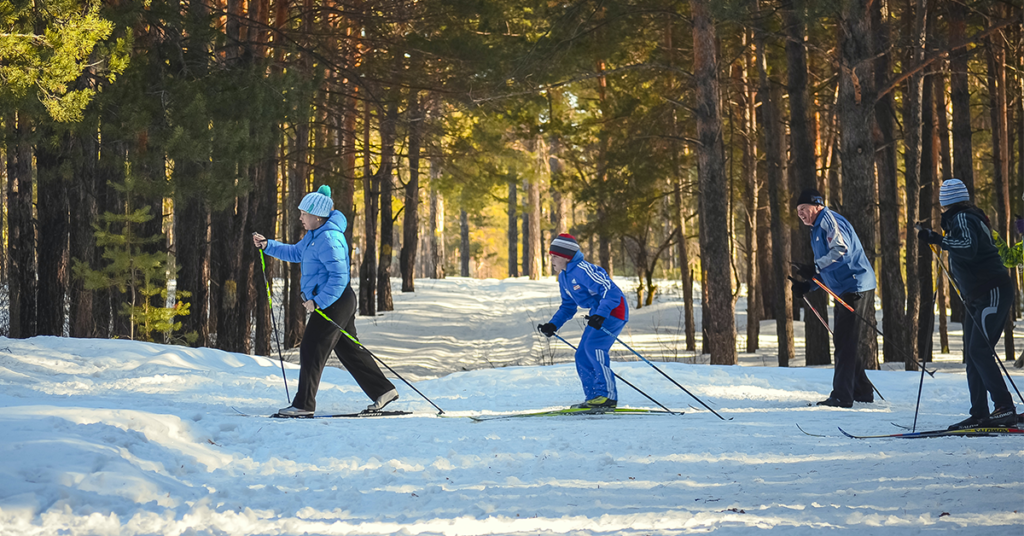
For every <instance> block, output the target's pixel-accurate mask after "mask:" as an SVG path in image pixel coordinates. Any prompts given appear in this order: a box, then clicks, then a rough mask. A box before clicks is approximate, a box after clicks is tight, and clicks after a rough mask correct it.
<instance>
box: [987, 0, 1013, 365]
mask: <svg viewBox="0 0 1024 536" xmlns="http://www.w3.org/2000/svg"><path fill="white" fill-rule="evenodd" d="M993 10H994V11H995V13H994V15H995V16H996V17H1001V16H1002V15H1003V13H1002V11H1003V10H1002V9H1001V7H995V6H994V7H993ZM987 41H988V42H987V43H986V47H985V51H986V57H987V59H988V98H989V111H990V115H991V117H992V171H993V174H992V189H993V190H995V194H996V195H995V205H996V213H995V226H996V231H998V232H999V236H1000V237H1002V239H1003V240H1004V241H1006V242H1008V243H1010V244H1012V240H1013V238H1012V237H1013V235H1012V234H1011V232H1010V165H1009V162H1010V137H1009V129H1008V127H1007V116H1006V111H1007V105H1006V100H1007V98H1006V50H1005V49H1004V48H1003V43H1004V36H1003V32H1002V31H998V32H996V33H995V34H994V35H992V36H991V37H989V38H988V40H987ZM1014 301H1016V300H1014ZM1013 321H1014V315H1012V314H1011V315H1007V317H1006V326H1005V327H1004V329H1003V347H1004V351H1005V359H1006V360H1008V361H1013V360H1014V358H1015V352H1014V349H1013V346H1014V345H1013Z"/></svg>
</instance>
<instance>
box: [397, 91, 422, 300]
mask: <svg viewBox="0 0 1024 536" xmlns="http://www.w3.org/2000/svg"><path fill="white" fill-rule="evenodd" d="M408 115H409V181H408V182H407V183H406V185H405V209H404V211H403V214H402V218H403V219H402V253H401V255H400V260H399V268H400V269H401V271H402V292H414V291H415V290H416V255H417V253H418V251H417V249H418V248H419V244H420V236H419V235H420V221H419V220H420V145H421V141H422V138H421V136H422V132H423V130H422V129H421V128H420V127H421V126H422V124H423V115H422V114H421V113H420V102H419V96H418V95H417V94H416V92H413V93H411V94H410V95H409V112H408Z"/></svg>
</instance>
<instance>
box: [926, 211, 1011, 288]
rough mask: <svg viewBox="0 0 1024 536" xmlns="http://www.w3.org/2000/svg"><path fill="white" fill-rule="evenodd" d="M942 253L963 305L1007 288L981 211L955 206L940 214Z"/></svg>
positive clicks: (1001, 265)
mask: <svg viewBox="0 0 1024 536" xmlns="http://www.w3.org/2000/svg"><path fill="white" fill-rule="evenodd" d="M942 229H943V230H944V231H946V235H945V236H944V237H943V238H942V244H941V246H942V249H944V250H946V251H949V269H950V271H951V272H953V277H954V278H955V279H956V283H957V286H958V287H960V292H961V293H962V294H963V297H964V301H966V302H971V301H973V300H975V299H977V298H981V297H984V296H985V294H986V293H988V291H990V290H992V289H994V288H996V287H998V286H1000V285H1004V284H1010V283H1011V281H1010V274H1009V273H1008V272H1007V270H1006V267H1004V266H1003V261H1002V259H1000V257H999V250H998V249H997V248H996V244H995V241H994V240H993V239H992V231H991V230H990V229H989V221H988V218H987V217H986V216H985V213H984V212H982V211H981V209H979V208H977V207H973V206H969V205H964V206H954V207H951V208H950V209H949V210H947V211H946V212H943V213H942Z"/></svg>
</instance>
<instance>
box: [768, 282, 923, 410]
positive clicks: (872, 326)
mask: <svg viewBox="0 0 1024 536" xmlns="http://www.w3.org/2000/svg"><path fill="white" fill-rule="evenodd" d="M788 279H789V280H790V281H793V278H792V277H789V278H788ZM811 281H814V283H815V284H817V285H818V286H819V287H821V288H822V289H823V290H824V291H825V292H828V294H829V296H832V299H834V300H835V301H836V303H838V304H839V305H842V306H843V307H845V308H846V310H847V311H850V312H851V313H853V316H856V317H857V318H859V319H861V321H862V322H864V323H865V324H867V326H868V327H870V328H871V329H873V330H875V333H877V334H878V335H879V336H881V337H882V339H885V334H884V333H882V330H880V329H878V328H877V327H875V325H874V324H872V323H871V322H869V321H868V319H867V318H864V317H863V316H861V315H859V314H857V311H856V310H855V309H854V308H853V306H851V305H850V304H848V303H846V302H845V301H843V299H842V298H840V297H839V295H838V294H836V293H835V292H832V289H830V288H828V287H826V286H825V284H824V283H822V282H821V281H819V280H818V278H817V277H812V278H811ZM896 348H897V349H899V351H900V354H902V355H903V358H904V359H906V358H907V357H910V358H911V359H913V360H914V363H917V366H919V367H921V368H923V369H924V371H925V372H927V373H928V375H929V376H931V377H932V378H934V377H935V371H934V370H928V367H926V366H924V363H922V362H921V361H920V360H918V359H917V358H916V357H914V356H908V355H907V352H906V350H903V349H902V348H899V347H896ZM879 396H881V395H879Z"/></svg>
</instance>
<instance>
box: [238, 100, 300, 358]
mask: <svg viewBox="0 0 1024 536" xmlns="http://www.w3.org/2000/svg"><path fill="white" fill-rule="evenodd" d="M303 109H304V110H306V111H308V109H306V108H303ZM305 117H306V114H300V118H305ZM285 140H286V141H291V142H292V146H291V147H289V148H288V149H289V150H288V151H287V152H285V153H284V154H288V153H291V154H292V155H293V156H292V159H291V160H292V161H291V162H290V165H289V166H288V201H287V205H288V206H287V207H286V208H285V212H284V214H285V216H286V218H287V219H285V220H284V221H286V222H287V226H288V235H287V237H286V242H288V243H290V244H294V243H296V242H298V241H299V240H300V239H301V238H302V236H303V235H305V233H306V231H305V230H304V229H303V228H302V221H301V220H300V219H299V203H301V202H302V198H303V197H304V196H305V195H306V189H307V182H308V176H309V169H308V168H309V166H308V165H307V163H306V158H307V153H306V149H307V148H308V147H309V122H308V121H306V120H304V119H300V120H299V122H298V124H296V125H295V137H294V138H289V137H288V136H285ZM287 266H288V272H289V273H288V281H289V285H288V300H287V309H286V311H285V319H284V323H285V326H286V328H285V337H284V340H285V345H286V346H287V347H289V348H295V347H296V346H298V345H299V343H300V342H301V341H302V334H303V333H305V331H306V308H305V307H303V306H302V304H303V300H302V297H301V296H300V294H301V293H302V287H301V286H300V283H299V282H300V281H301V280H302V267H301V265H300V264H299V263H297V262H295V263H288V264H287ZM306 298H307V299H308V298H312V296H306ZM218 318H220V316H218ZM218 323H219V320H218Z"/></svg>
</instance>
